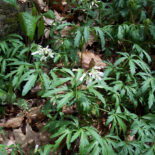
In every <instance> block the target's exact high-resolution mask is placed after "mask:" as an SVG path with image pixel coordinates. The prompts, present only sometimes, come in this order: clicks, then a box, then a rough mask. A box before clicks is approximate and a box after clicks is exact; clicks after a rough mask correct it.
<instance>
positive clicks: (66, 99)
mask: <svg viewBox="0 0 155 155" xmlns="http://www.w3.org/2000/svg"><path fill="white" fill-rule="evenodd" d="M73 97H74V93H73V92H69V93H67V94H65V96H64V97H63V98H62V99H61V100H60V101H59V102H58V105H57V108H58V109H61V108H62V107H63V106H64V105H65V104H67V103H68V102H69V101H70V100H71V99H72V98H73Z"/></svg>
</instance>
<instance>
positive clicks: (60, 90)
mask: <svg viewBox="0 0 155 155" xmlns="http://www.w3.org/2000/svg"><path fill="white" fill-rule="evenodd" d="M66 90H68V87H65V86H64V87H61V88H55V89H53V90H49V91H47V92H46V93H45V94H43V96H42V97H52V96H53V95H56V94H58V93H59V92H62V91H66Z"/></svg>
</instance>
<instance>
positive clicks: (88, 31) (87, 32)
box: [84, 26, 90, 43]
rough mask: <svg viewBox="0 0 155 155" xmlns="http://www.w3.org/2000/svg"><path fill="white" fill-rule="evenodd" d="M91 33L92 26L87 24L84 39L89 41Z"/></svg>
mask: <svg viewBox="0 0 155 155" xmlns="http://www.w3.org/2000/svg"><path fill="white" fill-rule="evenodd" d="M89 35H90V28H89V27H88V26H85V27H84V39H85V42H86V43H88V39H89Z"/></svg>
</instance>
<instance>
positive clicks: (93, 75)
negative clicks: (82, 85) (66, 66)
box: [73, 66, 104, 85]
mask: <svg viewBox="0 0 155 155" xmlns="http://www.w3.org/2000/svg"><path fill="white" fill-rule="evenodd" d="M100 69H101V67H98V66H94V67H93V68H92V69H91V70H90V71H89V72H86V73H84V74H83V75H82V76H81V77H80V78H79V81H83V79H84V78H85V77H86V84H87V85H88V84H90V83H91V82H92V81H94V80H96V81H101V80H102V77H103V76H104V73H103V72H101V71H99V70H100ZM73 71H78V70H77V69H73Z"/></svg>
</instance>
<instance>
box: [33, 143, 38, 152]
mask: <svg viewBox="0 0 155 155" xmlns="http://www.w3.org/2000/svg"><path fill="white" fill-rule="evenodd" d="M38 148H39V145H38V144H36V145H35V149H34V153H36V152H37V151H38Z"/></svg>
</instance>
